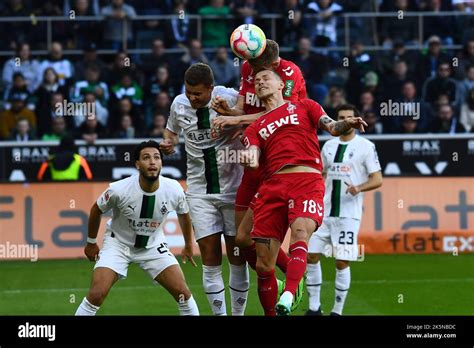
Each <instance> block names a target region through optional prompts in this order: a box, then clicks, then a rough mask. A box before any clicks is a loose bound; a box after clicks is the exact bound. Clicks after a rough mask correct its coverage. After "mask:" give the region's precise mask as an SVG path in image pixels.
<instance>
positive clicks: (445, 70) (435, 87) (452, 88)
mask: <svg viewBox="0 0 474 348" xmlns="http://www.w3.org/2000/svg"><path fill="white" fill-rule="evenodd" d="M450 75H451V65H450V64H449V63H448V62H441V63H440V64H438V68H437V74H436V76H435V77H432V78H429V79H428V80H426V82H425V84H424V85H423V100H424V101H425V102H427V103H430V104H432V103H434V101H435V100H436V98H438V96H439V95H440V94H447V95H448V97H449V103H451V104H452V105H457V104H458V99H457V84H456V81H455V80H454V79H452V78H451V77H450Z"/></svg>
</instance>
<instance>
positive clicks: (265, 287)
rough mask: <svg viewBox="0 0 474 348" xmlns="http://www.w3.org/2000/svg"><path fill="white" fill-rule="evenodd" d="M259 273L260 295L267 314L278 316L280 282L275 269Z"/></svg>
mask: <svg viewBox="0 0 474 348" xmlns="http://www.w3.org/2000/svg"><path fill="white" fill-rule="evenodd" d="M257 275H258V297H259V298H260V303H261V304H262V307H263V310H264V312H265V315H266V316H276V312H275V306H276V302H277V296H278V284H277V279H276V277H275V270H274V269H272V270H271V271H269V272H257Z"/></svg>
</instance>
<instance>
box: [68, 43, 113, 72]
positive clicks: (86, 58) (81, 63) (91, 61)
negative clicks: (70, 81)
mask: <svg viewBox="0 0 474 348" xmlns="http://www.w3.org/2000/svg"><path fill="white" fill-rule="evenodd" d="M89 65H96V66H98V67H99V69H100V75H101V76H102V79H103V80H105V81H107V80H108V76H107V71H108V68H107V65H106V64H105V63H104V61H103V60H102V59H100V58H99V57H98V56H97V45H96V44H95V43H94V42H90V43H88V44H87V45H85V47H84V53H83V56H82V59H81V60H78V61H77V62H76V64H74V78H75V80H76V81H80V80H85V78H86V68H87V67H88V66H89Z"/></svg>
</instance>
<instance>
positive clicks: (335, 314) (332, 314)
mask: <svg viewBox="0 0 474 348" xmlns="http://www.w3.org/2000/svg"><path fill="white" fill-rule="evenodd" d="M329 316H331V317H340V316H341V315H340V314H337V313H334V312H331V314H329Z"/></svg>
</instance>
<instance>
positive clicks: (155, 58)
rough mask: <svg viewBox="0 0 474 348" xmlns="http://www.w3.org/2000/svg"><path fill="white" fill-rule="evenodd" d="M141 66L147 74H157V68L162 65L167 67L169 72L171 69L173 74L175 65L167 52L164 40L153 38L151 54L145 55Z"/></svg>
mask: <svg viewBox="0 0 474 348" xmlns="http://www.w3.org/2000/svg"><path fill="white" fill-rule="evenodd" d="M140 66H141V68H142V69H143V70H144V72H145V75H146V76H150V75H151V74H155V73H156V69H158V67H161V66H164V67H166V68H167V69H168V72H170V70H171V75H173V73H172V68H173V66H174V65H173V64H172V61H171V59H170V57H169V56H168V55H167V54H166V53H165V44H164V42H163V40H161V39H155V40H153V44H152V46H151V54H150V55H145V56H144V57H143V59H142V64H141V65H140Z"/></svg>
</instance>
